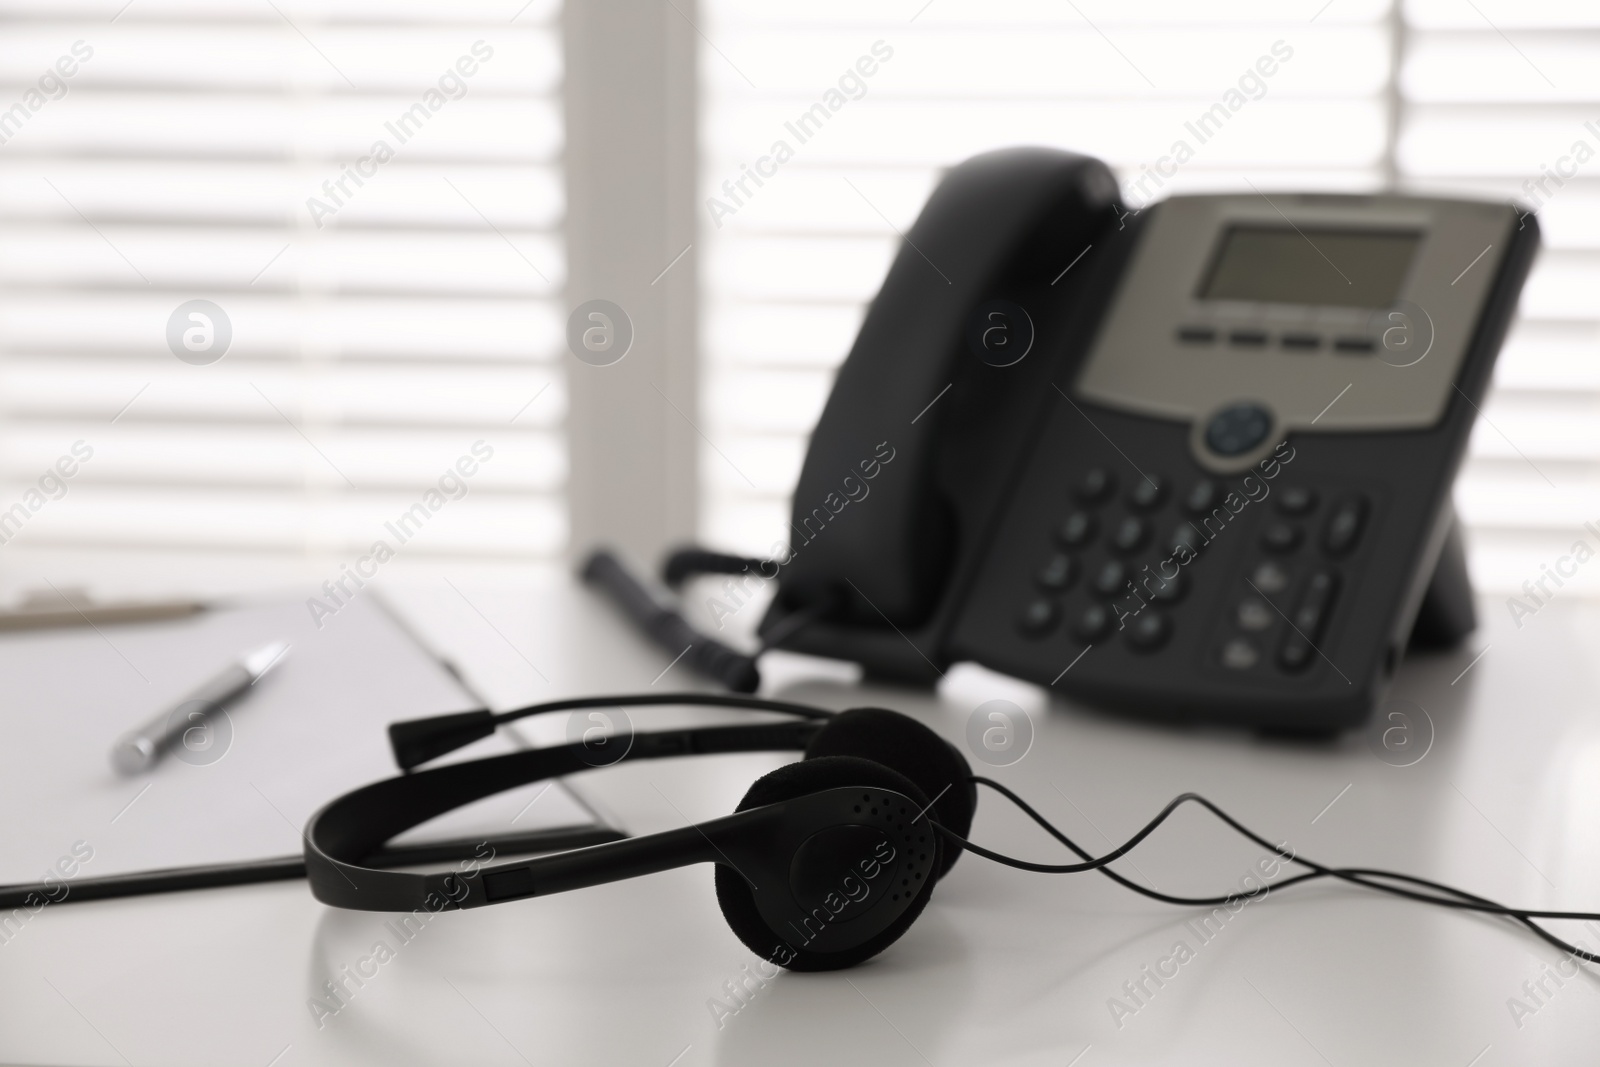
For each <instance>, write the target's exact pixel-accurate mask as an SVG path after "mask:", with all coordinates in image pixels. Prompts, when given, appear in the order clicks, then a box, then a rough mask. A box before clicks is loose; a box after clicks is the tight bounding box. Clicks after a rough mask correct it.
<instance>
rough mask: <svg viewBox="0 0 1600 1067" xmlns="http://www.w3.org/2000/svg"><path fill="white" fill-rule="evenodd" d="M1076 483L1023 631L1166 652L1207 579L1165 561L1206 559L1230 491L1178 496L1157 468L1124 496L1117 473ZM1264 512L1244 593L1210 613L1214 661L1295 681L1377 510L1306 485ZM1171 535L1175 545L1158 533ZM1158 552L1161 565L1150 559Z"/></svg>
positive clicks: (1241, 580) (1197, 484) (1195, 486)
mask: <svg viewBox="0 0 1600 1067" xmlns="http://www.w3.org/2000/svg"><path fill="white" fill-rule="evenodd" d="M1070 485H1071V490H1070V493H1069V494H1067V496H1068V500H1067V501H1066V502H1065V505H1066V506H1065V507H1064V515H1063V516H1062V517H1061V518H1060V519H1059V520H1058V522H1057V525H1056V527H1055V529H1054V530H1053V531H1052V537H1051V541H1052V547H1051V549H1050V551H1049V552H1048V554H1046V555H1045V556H1044V557H1043V559H1041V560H1040V561H1039V562H1038V564H1037V567H1036V569H1035V570H1034V572H1033V581H1032V587H1033V592H1032V594H1031V595H1030V597H1029V599H1028V600H1027V601H1026V602H1025V603H1024V605H1023V608H1022V612H1021V614H1020V615H1019V616H1018V619H1017V626H1018V629H1019V630H1020V631H1021V632H1022V633H1023V634H1024V635H1026V636H1028V637H1031V638H1035V639H1042V638H1044V637H1046V636H1048V635H1050V634H1052V633H1056V632H1057V631H1060V630H1064V631H1065V633H1066V635H1067V636H1068V637H1070V638H1071V639H1072V640H1074V641H1076V642H1078V643H1080V644H1085V645H1091V644H1099V643H1101V642H1103V641H1106V640H1109V639H1111V638H1113V637H1120V640H1121V641H1122V642H1123V643H1124V644H1125V645H1126V647H1127V648H1128V649H1129V650H1131V651H1134V652H1139V653H1154V652H1157V651H1159V650H1160V649H1162V648H1163V647H1165V646H1167V645H1168V644H1170V643H1171V641H1172V638H1173V636H1174V634H1175V633H1176V632H1177V631H1178V629H1179V628H1181V627H1182V626H1183V618H1181V617H1180V616H1183V615H1185V612H1184V611H1183V610H1175V609H1177V608H1178V605H1180V604H1181V603H1182V602H1183V600H1184V598H1185V595H1186V594H1187V593H1188V591H1189V589H1190V587H1191V586H1192V585H1193V583H1194V580H1195V577H1196V575H1195V574H1191V573H1189V572H1187V571H1186V570H1185V569H1184V566H1187V565H1192V564H1184V565H1180V567H1179V568H1178V570H1177V573H1176V574H1174V575H1171V576H1168V574H1167V573H1166V572H1167V571H1170V570H1171V569H1172V568H1171V567H1170V566H1165V567H1164V566H1162V564H1164V563H1165V562H1166V561H1167V560H1168V559H1171V558H1173V557H1176V558H1178V559H1180V560H1188V561H1192V560H1193V559H1194V558H1195V557H1197V556H1198V555H1199V554H1200V553H1201V551H1202V546H1203V545H1204V544H1205V543H1206V535H1204V534H1202V533H1201V532H1200V531H1199V530H1198V529H1197V527H1196V525H1195V523H1196V522H1197V521H1200V520H1201V519H1203V518H1204V517H1205V516H1207V515H1209V514H1210V512H1211V511H1212V510H1213V509H1215V508H1217V507H1219V506H1221V501H1222V500H1223V498H1224V497H1225V495H1226V492H1227V487H1226V486H1225V485H1223V484H1222V483H1221V482H1220V481H1218V480H1215V479H1212V478H1204V477H1202V478H1199V479H1196V480H1195V481H1194V482H1193V483H1190V484H1188V485H1186V486H1184V485H1180V486H1177V487H1174V486H1173V485H1172V483H1171V482H1170V481H1168V480H1167V479H1166V478H1165V477H1163V476H1162V475H1160V474H1158V473H1156V472H1154V471H1149V472H1141V474H1140V476H1139V477H1138V478H1130V479H1129V480H1128V481H1127V483H1126V485H1125V487H1123V491H1122V492H1121V493H1120V494H1119V492H1118V488H1119V487H1118V484H1117V477H1116V475H1115V474H1113V473H1112V471H1110V470H1108V469H1107V468H1105V467H1092V468H1090V469H1088V470H1086V471H1084V472H1082V474H1081V475H1080V476H1079V477H1078V478H1077V479H1076V480H1074V481H1072V482H1071V483H1070ZM1263 506H1264V507H1265V508H1266V509H1267V510H1264V511H1261V512H1259V519H1258V520H1257V521H1256V526H1255V532H1254V533H1253V534H1252V535H1251V536H1252V537H1254V538H1255V541H1254V542H1253V546H1254V549H1255V550H1254V551H1253V552H1251V553H1249V554H1248V556H1247V559H1246V561H1245V565H1244V567H1243V569H1242V571H1241V572H1240V573H1239V575H1238V576H1237V577H1235V578H1233V579H1230V580H1231V581H1232V582H1235V583H1237V585H1236V586H1234V587H1233V590H1232V591H1231V592H1230V593H1229V594H1227V599H1226V600H1224V601H1223V602H1222V603H1221V604H1220V605H1218V607H1217V608H1216V609H1212V608H1208V607H1205V605H1202V608H1204V609H1205V610H1206V611H1207V613H1208V615H1207V617H1206V618H1205V619H1203V620H1200V624H1202V625H1203V627H1204V628H1206V629H1207V630H1209V629H1210V628H1212V627H1215V628H1216V630H1217V631H1218V633H1217V634H1216V638H1215V640H1216V641H1217V644H1215V645H1211V646H1210V648H1211V651H1210V652H1209V653H1208V655H1209V657H1210V658H1211V661H1212V662H1213V663H1216V664H1219V665H1220V666H1221V667H1223V668H1224V669H1226V670H1228V671H1229V672H1239V673H1256V672H1262V671H1265V672H1268V673H1269V674H1277V675H1279V676H1284V675H1291V674H1295V673H1298V672H1301V671H1304V670H1306V669H1307V668H1308V667H1309V666H1310V665H1311V664H1312V662H1313V661H1314V660H1315V659H1316V658H1317V657H1318V656H1319V655H1320V652H1319V650H1318V647H1317V646H1318V643H1319V642H1320V641H1321V640H1322V639H1323V637H1324V635H1325V634H1326V632H1327V628H1328V620H1329V618H1330V617H1331V615H1332V613H1333V611H1334V610H1335V608H1336V606H1337V601H1338V598H1339V593H1340V585H1341V575H1340V573H1339V571H1338V570H1337V569H1336V564H1338V563H1339V562H1340V561H1342V560H1344V559H1346V558H1348V557H1349V556H1350V555H1351V554H1352V553H1354V552H1355V551H1356V549H1357V547H1358V546H1359V543H1360V541H1361V538H1362V536H1363V534H1364V533H1365V529H1366V526H1367V524H1368V520H1369V517H1370V510H1371V509H1370V505H1369V502H1368V500H1367V498H1366V497H1364V496H1362V495H1361V494H1359V493H1343V494H1340V493H1334V494H1332V495H1331V496H1330V497H1326V498H1325V496H1324V494H1322V493H1319V492H1318V491H1317V490H1315V489H1313V488H1311V487H1309V486H1304V485H1294V484H1284V485H1279V486H1276V487H1275V489H1274V492H1273V499H1272V501H1271V502H1270V503H1267V502H1263ZM1186 516H1188V517H1186ZM1174 519H1176V521H1174ZM1168 523H1172V525H1171V526H1170V527H1169V526H1168V525H1167V524H1168ZM1166 529H1170V530H1171V533H1170V534H1169V535H1168V536H1166V537H1165V538H1162V537H1158V536H1153V535H1154V534H1155V533H1156V532H1157V531H1158V530H1166ZM1152 548H1153V550H1154V557H1155V558H1150V559H1147V558H1146V557H1147V556H1149V555H1150V550H1151V549H1152ZM1080 585H1081V586H1082V587H1083V589H1082V591H1081V592H1080V591H1077V589H1078V586H1080ZM1191 610H1195V611H1198V610H1201V609H1200V608H1196V609H1191ZM1213 611H1214V612H1215V614H1211V613H1212V612H1213ZM1213 620H1215V621H1213ZM1207 636H1209V635H1207Z"/></svg>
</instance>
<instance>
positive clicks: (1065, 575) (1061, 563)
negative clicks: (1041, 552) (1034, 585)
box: [1033, 552, 1078, 590]
mask: <svg viewBox="0 0 1600 1067" xmlns="http://www.w3.org/2000/svg"><path fill="white" fill-rule="evenodd" d="M1033 579H1034V581H1036V582H1038V583H1039V585H1040V587H1042V588H1044V589H1053V590H1060V589H1066V588H1068V587H1069V586H1071V585H1072V583H1073V582H1075V581H1077V580H1078V561H1077V560H1075V559H1073V558H1072V557H1071V556H1069V555H1067V554H1066V553H1065V552H1057V553H1056V554H1055V555H1053V556H1051V557H1050V559H1049V560H1048V561H1047V562H1046V563H1045V565H1044V566H1043V567H1040V568H1039V573H1038V574H1035V575H1034V576H1033Z"/></svg>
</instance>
